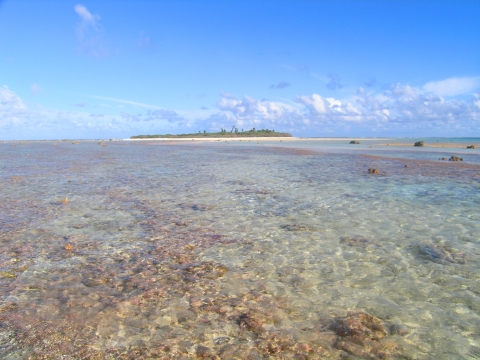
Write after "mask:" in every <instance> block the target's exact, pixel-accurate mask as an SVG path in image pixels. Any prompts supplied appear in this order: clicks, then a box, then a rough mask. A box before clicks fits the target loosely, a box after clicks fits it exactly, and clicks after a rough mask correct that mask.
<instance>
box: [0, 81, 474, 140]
mask: <svg viewBox="0 0 480 360" xmlns="http://www.w3.org/2000/svg"><path fill="white" fill-rule="evenodd" d="M478 84H479V78H478V77H474V78H452V79H446V80H442V81H437V82H429V83H427V84H425V85H424V86H423V87H421V88H415V87H411V86H409V85H404V84H391V85H388V86H384V87H383V89H382V90H381V91H373V90H371V89H368V88H364V87H360V88H358V89H357V91H356V93H355V94H353V95H351V96H350V97H349V98H348V99H339V98H334V97H325V96H322V95H320V94H318V93H313V94H309V95H297V96H296V97H295V98H293V99H287V100H285V99H283V100H281V101H273V100H266V99H256V98H254V97H251V96H248V95H244V96H243V97H236V96H235V95H232V94H229V93H226V92H221V93H220V99H219V100H218V101H217V103H216V106H215V108H213V109H209V110H202V111H200V112H198V111H195V112H194V111H185V110H183V111H182V110H177V109H165V108H162V107H160V106H156V105H150V104H144V103H140V102H136V101H129V100H122V99H117V98H114V97H107V96H90V98H96V99H101V100H106V101H111V102H114V103H122V104H125V105H126V106H130V107H133V108H136V109H137V110H134V109H132V110H130V109H122V110H121V111H120V110H118V113H113V114H111V115H104V114H100V113H92V111H79V110H78V106H77V110H74V111H73V110H72V111H59V110H55V109H45V108H42V107H39V106H36V105H35V104H33V105H28V106H27V105H26V102H25V101H24V100H23V99H22V98H20V97H19V96H18V95H17V94H16V93H15V92H14V91H13V90H10V89H9V88H8V87H7V86H5V85H4V86H3V87H1V88H0V129H3V130H8V129H10V130H12V129H17V130H18V131H16V132H14V133H21V130H22V129H23V130H25V131H26V132H34V131H35V129H37V130H38V129H48V128H49V127H50V128H52V130H54V129H58V128H61V129H63V132H64V133H65V135H66V134H71V135H72V136H73V134H76V133H78V131H80V132H81V133H85V134H88V133H89V131H91V132H95V131H97V132H100V133H105V132H111V134H112V135H110V136H117V135H118V136H128V135H130V134H131V135H133V134H134V133H137V132H150V133H151V132H155V133H161V132H170V133H172V132H173V133H175V132H177V133H182V132H191V131H193V132H196V131H198V130H204V129H206V130H209V131H218V129H220V128H229V127H231V126H233V125H235V126H237V127H238V128H244V129H251V128H253V127H255V128H257V129H260V128H269V129H275V130H277V131H288V132H291V133H293V134H294V135H295V134H298V135H300V136H305V135H308V134H315V136H322V134H325V135H328V136H331V135H335V136H342V135H345V136H347V135H349V134H351V133H352V132H355V131H356V132H357V133H358V134H360V135H361V134H362V133H367V132H370V133H374V134H376V136H392V135H393V134H398V136H408V135H409V134H410V135H412V134H414V133H415V132H416V133H419V132H420V133H421V134H422V136H425V135H428V134H429V133H431V134H433V135H435V136H442V135H441V134H444V136H447V135H449V134H451V131H452V130H455V131H456V132H457V133H459V134H464V135H470V134H471V130H472V129H478V128H479V125H480V93H479V92H472V91H473V90H475V89H478ZM442 94H443V96H442ZM452 94H455V95H464V96H463V98H461V99H459V98H448V96H453V95H452ZM79 103H81V104H84V103H83V102H79ZM142 109H144V110H142ZM82 110H83V109H82ZM135 111H136V112H135ZM133 112H135V113H133Z"/></svg>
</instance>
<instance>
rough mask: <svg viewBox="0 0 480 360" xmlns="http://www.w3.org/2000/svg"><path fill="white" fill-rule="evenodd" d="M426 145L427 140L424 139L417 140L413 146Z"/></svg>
mask: <svg viewBox="0 0 480 360" xmlns="http://www.w3.org/2000/svg"><path fill="white" fill-rule="evenodd" d="M424 145H425V142H423V141H417V142H416V143H415V144H414V145H413V146H420V147H421V146H424Z"/></svg>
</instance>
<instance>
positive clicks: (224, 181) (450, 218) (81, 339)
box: [0, 142, 480, 359]
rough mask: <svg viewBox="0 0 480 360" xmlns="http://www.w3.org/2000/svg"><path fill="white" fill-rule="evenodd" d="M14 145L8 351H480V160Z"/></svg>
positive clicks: (5, 312)
mask: <svg viewBox="0 0 480 360" xmlns="http://www.w3.org/2000/svg"><path fill="white" fill-rule="evenodd" d="M14 145H15V146H12V143H1V144H0V169H1V173H0V177H1V178H0V180H1V181H2V187H0V199H1V201H0V285H1V288H0V289H1V290H0V356H1V357H2V358H3V359H60V358H62V359H79V358H81V359H131V358H135V359H157V358H165V359H170V358H171V359H196V358H206V359H246V358H248V359H265V358H283V359H320V358H321V359H343V358H352V359H357V358H358V359H477V358H480V335H479V334H480V286H479V285H480V284H479V282H480V266H479V265H480V249H479V246H478V245H479V234H480V215H479V212H478V208H479V205H480V195H479V194H480V191H479V190H480V165H478V164H476V163H475V162H473V163H472V162H470V163H469V162H463V163H460V162H441V161H433V160H430V154H427V155H426V156H424V157H423V158H422V156H421V154H420V151H421V150H419V151H418V152H417V155H416V156H415V157H412V156H406V157H404V158H402V157H401V156H398V154H396V156H390V155H389V154H388V153H386V154H383V153H382V152H376V153H373V152H372V153H368V152H364V153H352V152H345V151H333V152H332V151H329V152H319V151H318V149H317V151H313V150H312V149H310V150H308V149H301V148H300V147H298V146H296V147H294V146H290V147H289V146H288V144H283V145H282V146H276V147H272V146H270V147H267V146H263V145H260V144H259V145H258V146H257V145H256V144H253V143H252V144H248V145H246V144H242V145H241V146H240V144H237V145H235V144H232V143H224V142H222V143H216V144H199V143H197V144H190V143H189V144H180V145H179V144H169V143H161V144H158V143H154V142H141V143H133V142H106V143H97V142H79V143H78V144H72V143H71V142H30V143H15V144H14ZM104 145H106V146H104ZM369 168H376V169H378V170H379V173H377V174H372V173H369V172H368V169H369Z"/></svg>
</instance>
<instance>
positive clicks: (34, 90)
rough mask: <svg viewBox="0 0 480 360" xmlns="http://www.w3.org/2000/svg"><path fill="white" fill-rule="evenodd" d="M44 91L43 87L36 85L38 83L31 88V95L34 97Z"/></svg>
mask: <svg viewBox="0 0 480 360" xmlns="http://www.w3.org/2000/svg"><path fill="white" fill-rule="evenodd" d="M42 91H43V89H42V88H41V86H40V85H38V84H36V83H35V84H32V86H30V94H31V95H32V96H35V95H38V94H39V93H41V92H42Z"/></svg>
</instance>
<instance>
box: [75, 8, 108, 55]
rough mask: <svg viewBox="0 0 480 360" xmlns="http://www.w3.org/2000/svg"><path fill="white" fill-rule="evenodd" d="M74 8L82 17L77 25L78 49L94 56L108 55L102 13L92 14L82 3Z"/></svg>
mask: <svg viewBox="0 0 480 360" xmlns="http://www.w3.org/2000/svg"><path fill="white" fill-rule="evenodd" d="M74 10H75V12H76V13H77V15H78V16H79V17H80V22H78V23H77V26H76V35H77V41H78V44H79V45H78V49H79V50H80V51H82V52H84V53H85V54H87V55H90V56H93V57H104V56H106V55H108V51H107V50H106V48H105V46H104V44H103V29H102V27H101V25H100V15H98V14H92V13H91V12H90V11H88V9H87V8H86V7H85V6H84V5H82V4H77V5H75V6H74Z"/></svg>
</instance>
